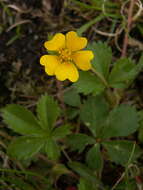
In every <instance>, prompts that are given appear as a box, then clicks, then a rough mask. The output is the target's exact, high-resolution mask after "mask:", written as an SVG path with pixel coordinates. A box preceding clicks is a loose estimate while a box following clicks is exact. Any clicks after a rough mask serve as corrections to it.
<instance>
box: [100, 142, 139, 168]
mask: <svg viewBox="0 0 143 190" xmlns="http://www.w3.org/2000/svg"><path fill="white" fill-rule="evenodd" d="M103 146H104V147H105V148H106V149H107V152H108V155H109V157H110V160H111V161H113V162H115V163H116V164H121V165H123V166H125V165H127V164H130V163H131V162H133V161H135V160H136V159H137V158H138V157H139V156H140V155H141V153H142V151H141V149H140V148H139V147H138V146H137V145H136V144H135V143H134V142H131V141H126V140H116V141H115V140H114V141H111V142H104V143H103Z"/></svg>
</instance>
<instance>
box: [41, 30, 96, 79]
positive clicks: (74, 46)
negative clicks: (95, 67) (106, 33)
mask: <svg viewBox="0 0 143 190" xmlns="http://www.w3.org/2000/svg"><path fill="white" fill-rule="evenodd" d="M86 45H87V39H86V38H83V37H78V35H77V33H76V32H73V31H71V32H68V33H67V34H66V35H63V34H62V33H57V34H56V35H55V36H54V37H53V39H52V40H50V41H46V42H45V43H44V46H45V48H46V49H47V50H49V51H54V52H55V55H43V56H42V57H41V58H40V64H41V65H43V66H45V72H46V73H47V74H48V75H51V76H52V75H55V76H56V78H57V79H58V80H60V81H64V80H66V79H69V80H70V81H72V82H76V81H77V80H78V78H79V73H78V70H77V68H79V69H81V70H83V71H87V70H89V69H91V63H90V61H91V60H92V59H93V57H94V55H93V53H92V51H88V50H81V49H83V48H84V47H86Z"/></svg>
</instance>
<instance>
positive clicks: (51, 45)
mask: <svg viewBox="0 0 143 190" xmlns="http://www.w3.org/2000/svg"><path fill="white" fill-rule="evenodd" d="M44 46H45V48H46V49H47V50H50V51H57V50H59V49H61V48H64V47H65V36H64V35H63V34H62V33H57V34H56V35H55V36H54V37H53V39H52V40H49V41H46V42H45V43H44Z"/></svg>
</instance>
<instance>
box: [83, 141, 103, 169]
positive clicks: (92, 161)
mask: <svg viewBox="0 0 143 190" xmlns="http://www.w3.org/2000/svg"><path fill="white" fill-rule="evenodd" d="M86 163H87V165H88V166H89V168H90V169H93V170H95V171H96V172H101V170H102V168H103V158H102V155H101V151H100V144H98V143H96V144H95V145H94V146H93V147H92V148H90V149H89V151H88V153H87V155H86Z"/></svg>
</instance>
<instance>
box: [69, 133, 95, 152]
mask: <svg viewBox="0 0 143 190" xmlns="http://www.w3.org/2000/svg"><path fill="white" fill-rule="evenodd" d="M67 143H68V145H69V146H70V148H71V150H72V151H75V150H78V152H79V153H81V152H82V151H83V150H84V149H85V147H86V146H87V145H89V144H94V143H96V141H95V139H94V138H92V137H90V136H88V135H86V134H82V133H78V134H72V135H69V136H68V137H67Z"/></svg>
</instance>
